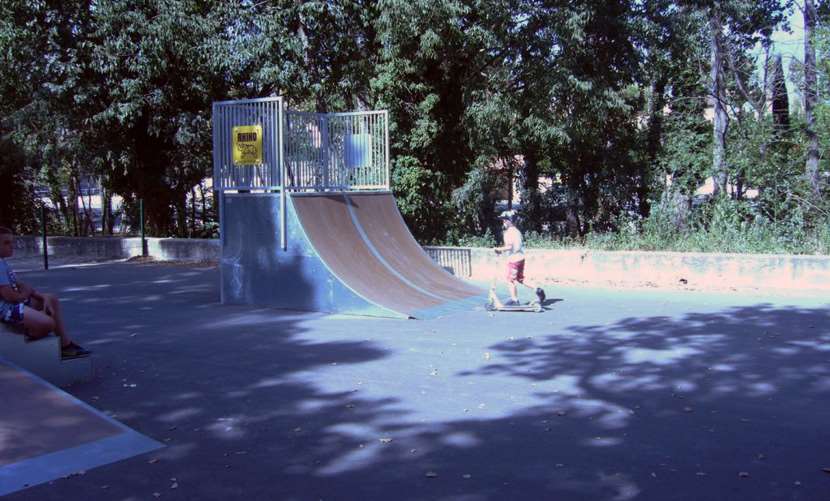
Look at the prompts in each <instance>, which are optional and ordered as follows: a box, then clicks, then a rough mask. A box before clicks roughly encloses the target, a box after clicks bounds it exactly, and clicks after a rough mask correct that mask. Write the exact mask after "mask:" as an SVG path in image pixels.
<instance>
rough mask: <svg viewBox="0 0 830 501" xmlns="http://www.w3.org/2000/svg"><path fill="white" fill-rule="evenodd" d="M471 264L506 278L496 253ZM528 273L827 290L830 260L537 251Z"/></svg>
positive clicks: (476, 256) (482, 273) (486, 252)
mask: <svg viewBox="0 0 830 501" xmlns="http://www.w3.org/2000/svg"><path fill="white" fill-rule="evenodd" d="M470 261H471V263H472V265H473V266H472V273H471V276H472V278H473V279H477V280H490V279H492V278H493V277H494V276H495V277H497V278H499V279H500V278H501V276H502V275H503V274H504V271H503V267H504V264H503V263H502V261H501V260H500V258H499V257H498V256H496V255H495V253H493V251H492V250H490V249H471V260H470ZM526 275H527V276H528V277H531V278H533V279H536V280H538V281H555V280H559V281H576V282H588V283H596V284H614V285H636V286H683V287H688V288H704V287H705V288H715V289H729V288H736V289H737V288H759V289H764V288H769V289H825V290H827V289H830V257H825V256H791V255H751V254H703V253H678V252H605V251H590V250H584V249H582V250H534V249H531V250H528V251H527V269H526Z"/></svg>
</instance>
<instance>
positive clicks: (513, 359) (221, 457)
mask: <svg viewBox="0 0 830 501" xmlns="http://www.w3.org/2000/svg"><path fill="white" fill-rule="evenodd" d="M12 263H13V264H14V261H12ZM67 264H69V266H65V267H60V268H56V269H51V270H49V271H38V270H37V269H36V267H35V266H30V267H24V268H25V269H28V270H29V271H24V272H21V273H20V278H21V279H23V280H25V281H28V282H31V283H32V284H34V285H35V286H36V287H37V288H38V289H43V290H50V291H54V292H57V293H59V295H60V296H61V297H62V298H63V300H64V309H65V312H66V315H67V317H68V319H69V326H70V330H71V332H72V333H74V335H75V336H76V338H77V339H78V341H79V342H80V343H81V344H83V345H84V346H86V347H88V348H91V349H92V350H94V352H95V353H94V356H95V361H96V366H97V375H96V378H95V379H94V381H92V382H90V383H86V384H81V385H76V386H74V387H72V388H70V390H69V391H70V393H71V394H72V395H74V396H76V397H78V398H79V399H81V400H82V401H84V402H86V403H88V404H90V405H91V406H93V407H95V408H97V409H99V410H101V411H103V412H105V413H106V414H107V415H109V416H112V417H114V418H115V419H117V420H119V421H120V422H122V423H124V424H125V425H127V426H129V427H131V428H133V429H135V430H136V431H138V432H139V433H142V434H144V435H146V436H148V437H151V438H153V439H155V440H158V441H160V442H162V443H164V444H165V445H166V447H165V448H163V449H160V450H158V451H154V452H152V453H149V454H145V455H141V456H136V457H133V458H131V459H127V460H124V461H120V462H117V463H112V464H109V465H106V466H102V467H99V468H95V469H92V470H89V471H85V472H79V474H77V475H72V476H69V477H68V478H62V479H59V480H55V481H53V482H51V483H47V484H43V485H40V486H35V487H32V488H29V489H26V490H24V491H20V492H17V493H15V494H12V495H10V496H8V499H9V500H10V501H11V500H24V499H30V500H38V501H42V500H52V499H54V500H61V501H66V500H75V499H78V500H89V499H102V500H152V499H182V500H184V499H187V500H209V499H217V500H219V499H221V500H228V499H245V500H258V499H274V500H318V499H323V500H388V499H395V500H396V501H404V500H426V499H429V500H464V501H468V500H469V501H472V500H509V499H521V500H549V499H562V500H583V499H584V500H629V499H643V500H661V501H662V500H703V499H705V500H720V499H724V500H726V499H728V500H767V499H769V500H785V499H786V500H791V499H792V500H820V499H830V494H828V493H830V473H828V472H826V471H824V470H823V469H825V468H830V446H828V445H829V444H830V426H828V422H830V405H828V402H830V399H828V397H830V366H829V365H828V357H829V356H830V314H828V303H830V301H828V299H827V298H825V297H817V296H811V295H806V294H805V295H803V296H799V295H798V294H788V295H787V296H769V297H765V296H762V295H760V294H753V295H741V294H722V293H719V294H714V293H705V292H699V291H681V290H659V289H655V290H624V289H601V288H587V287H576V286H567V287H565V286H561V285H557V284H550V285H548V286H547V293H548V298H549V300H548V304H547V308H548V309H547V310H546V311H545V312H543V313H490V312H486V311H484V309H483V308H482V309H480V310H477V311H470V312H464V313H460V314H457V315H452V316H449V317H445V318H439V319H435V320H425V321H420V320H386V319H369V318H357V317H346V316H338V315H325V314H320V313H306V312H284V311H278V310H274V309H270V308H262V307H256V306H227V305H221V304H219V287H218V285H219V283H218V280H219V278H218V271H217V269H216V268H215V267H210V266H201V267H200V266H195V265H180V264H179V265H177V264H136V263H110V264H97V265H91V266H73V265H72V263H67ZM274 286H275V287H291V284H276V283H275V284H274Z"/></svg>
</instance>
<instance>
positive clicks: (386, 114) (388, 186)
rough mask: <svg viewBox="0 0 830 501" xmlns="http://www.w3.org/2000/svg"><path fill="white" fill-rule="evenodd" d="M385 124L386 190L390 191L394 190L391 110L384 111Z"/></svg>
mask: <svg viewBox="0 0 830 501" xmlns="http://www.w3.org/2000/svg"><path fill="white" fill-rule="evenodd" d="M383 122H384V123H383V142H384V146H385V148H386V151H385V153H386V154H385V155H384V156H385V157H386V158H385V159H384V160H385V164H386V165H385V166H384V167H385V169H386V189H387V190H390V189H392V179H391V177H392V173H391V170H390V168H389V157H390V156H391V153H390V152H389V110H383Z"/></svg>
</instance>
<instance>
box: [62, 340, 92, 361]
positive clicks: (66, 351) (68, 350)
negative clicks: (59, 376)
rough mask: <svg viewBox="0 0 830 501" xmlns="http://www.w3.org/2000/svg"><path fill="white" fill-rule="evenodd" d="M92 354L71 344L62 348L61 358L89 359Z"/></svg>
mask: <svg viewBox="0 0 830 501" xmlns="http://www.w3.org/2000/svg"><path fill="white" fill-rule="evenodd" d="M90 353H92V352H91V351H89V350H87V349H86V348H83V347H81V346H79V345H77V344H75V343H69V344H68V345H66V346H63V347H61V358H63V359H68V358H80V357H88V356H89V355H90Z"/></svg>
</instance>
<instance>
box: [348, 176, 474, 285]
mask: <svg viewBox="0 0 830 501" xmlns="http://www.w3.org/2000/svg"><path fill="white" fill-rule="evenodd" d="M346 196H347V197H348V199H349V202H350V207H351V210H352V213H353V215H354V217H355V218H356V219H357V222H358V225H359V226H360V227H361V228H362V229H363V232H364V233H365V237H366V239H367V240H368V242H369V243H370V244H371V245H372V246H373V247H374V248H375V249H376V250H377V252H378V254H380V255H381V256H382V259H383V260H384V261H386V263H387V264H388V265H389V266H391V267H392V268H393V269H394V270H395V271H397V272H398V273H400V274H401V275H402V276H404V277H405V278H406V279H407V280H408V281H409V282H411V283H412V284H414V285H416V286H417V287H420V288H422V289H424V290H428V291H430V292H432V293H434V294H437V295H438V296H440V297H442V298H444V299H446V300H449V301H456V300H462V299H467V298H470V297H477V296H480V295H481V294H482V291H481V290H480V289H479V288H478V287H475V286H473V285H471V284H468V283H467V282H464V281H463V280H460V279H458V278H456V277H455V276H453V275H451V274H449V273H447V272H446V271H445V270H444V269H443V268H441V267H440V266H438V265H437V264H436V263H435V262H434V261H433V260H432V259H431V258H430V257H429V256H428V255H427V254H426V253H425V252H424V251H423V249H422V248H421V246H420V245H419V244H418V242H417V241H416V240H415V238H413V237H412V234H411V233H410V232H409V229H408V228H407V227H406V223H405V222H404V220H403V217H402V216H401V213H400V211H398V205H397V204H396V203H395V198H394V197H393V196H392V194H391V193H387V192H382V193H349V194H347V195H346Z"/></svg>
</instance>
